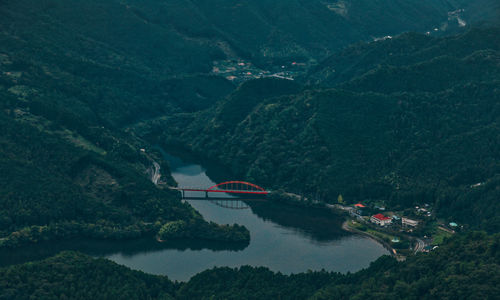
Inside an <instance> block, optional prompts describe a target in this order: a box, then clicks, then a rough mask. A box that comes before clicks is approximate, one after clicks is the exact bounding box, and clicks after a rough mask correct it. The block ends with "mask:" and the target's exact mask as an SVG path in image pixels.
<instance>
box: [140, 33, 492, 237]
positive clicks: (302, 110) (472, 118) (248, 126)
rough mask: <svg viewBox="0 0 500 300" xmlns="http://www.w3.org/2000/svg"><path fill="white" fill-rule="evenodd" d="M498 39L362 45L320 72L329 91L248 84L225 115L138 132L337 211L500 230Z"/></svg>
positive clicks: (224, 108) (217, 112)
mask: <svg viewBox="0 0 500 300" xmlns="http://www.w3.org/2000/svg"><path fill="white" fill-rule="evenodd" d="M499 33H500V32H499V30H498V29H473V30H470V31H468V32H466V33H463V34H459V35H456V36H452V37H442V38H432V37H427V36H425V35H418V34H405V35H402V36H400V37H398V38H394V39H388V40H384V41H379V42H372V43H369V44H364V45H358V46H353V47H352V48H347V49H346V50H344V51H342V52H341V54H339V55H334V56H332V58H329V59H327V60H325V62H324V63H323V64H322V65H320V67H319V68H318V69H317V70H316V72H313V73H311V75H310V77H309V80H310V82H318V83H319V84H320V85H321V86H320V87H317V86H307V87H303V88H301V87H300V86H299V85H298V84H297V83H294V82H286V81H280V80H278V79H265V80H257V81H254V82H248V83H246V84H243V85H242V86H240V87H239V88H238V89H237V90H236V91H235V92H233V93H232V94H231V95H229V96H228V97H227V98H226V99H225V100H222V101H220V102H219V103H218V104H217V106H216V108H215V109H210V110H207V111H204V112H200V113H197V114H193V115H189V114H187V115H186V114H181V115H178V116H176V117H170V118H162V119H158V120H155V121H151V122H149V123H147V124H146V126H142V125H141V126H138V127H137V131H138V132H143V133H144V134H145V135H147V136H150V137H154V136H160V135H161V133H162V132H164V131H165V129H167V130H166V133H165V134H164V138H165V139H163V141H164V142H165V141H166V142H167V143H173V144H179V143H183V144H184V145H185V146H186V147H188V148H189V149H193V150H195V151H197V152H198V153H203V155H205V156H208V157H210V158H212V159H216V160H219V161H221V162H222V163H224V164H226V165H228V166H229V167H231V168H232V170H233V171H234V172H235V173H236V174H239V175H241V176H242V177H244V178H248V179H249V180H252V181H256V182H260V183H262V184H264V185H267V186H272V187H273V188H285V189H286V190H287V191H290V192H295V193H299V194H305V195H322V198H323V199H325V200H326V201H336V195H338V194H342V195H344V196H346V198H347V199H350V201H359V200H364V199H370V198H371V199H385V200H387V201H389V203H390V204H391V205H392V206H395V207H409V206H411V205H413V204H423V203H429V202H430V203H435V204H437V207H438V209H439V210H438V212H439V214H440V215H441V216H445V217H454V218H458V219H459V220H460V221H461V222H464V223H469V224H472V225H474V226H483V227H484V228H485V229H488V230H491V231H496V230H498V224H499V223H498V221H499V220H498V216H497V213H496V211H497V209H498V208H499V207H498V202H497V201H495V200H494V199H495V198H497V197H498V180H499V177H498V176H499V175H498V174H499V170H500V162H499V161H498V158H499V157H500V148H499V144H498V141H499V140H500V136H499V133H500V130H499V128H498V122H499V119H498V118H499V116H500V107H499V106H498V104H499V103H500V99H499V96H500V93H499V92H498V86H499V81H498V80H499V78H500V65H499V61H500V55H499V54H500V52H499V50H500V49H499V45H500V40H499V38H498V37H499V36H500V35H499ZM342 56H346V59H345V60H344V59H340V58H338V57H342ZM366 61H370V63H366V64H365V63H364V62H366ZM356 66H363V67H362V68H357V67H356ZM363 68H364V69H365V71H363ZM337 73H338V74H339V75H338V76H337V75H336V74H337ZM318 78H321V80H318ZM336 82H338V83H336ZM325 86H328V87H325ZM260 90H263V91H266V93H267V94H266V93H262V92H258V91H260ZM186 128H188V129H187V130H186ZM200 132H201V133H202V134H200ZM159 140H160V141H161V140H162V138H160V139H159ZM476 183H484V185H482V186H480V187H479V188H471V186H472V185H474V184H476ZM326 195H329V197H326ZM332 195H334V196H332ZM479 198H481V199H482V200H481V201H477V199H479ZM471 214H472V215H473V216H476V217H477V216H481V218H470V216H471ZM493 220H495V221H493Z"/></svg>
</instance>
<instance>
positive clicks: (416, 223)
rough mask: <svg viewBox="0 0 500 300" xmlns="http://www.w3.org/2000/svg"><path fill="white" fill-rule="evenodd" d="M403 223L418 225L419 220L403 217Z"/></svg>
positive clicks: (405, 224)
mask: <svg viewBox="0 0 500 300" xmlns="http://www.w3.org/2000/svg"><path fill="white" fill-rule="evenodd" d="M401 224H403V226H411V227H417V226H418V221H416V220H412V219H408V218H402V219H401Z"/></svg>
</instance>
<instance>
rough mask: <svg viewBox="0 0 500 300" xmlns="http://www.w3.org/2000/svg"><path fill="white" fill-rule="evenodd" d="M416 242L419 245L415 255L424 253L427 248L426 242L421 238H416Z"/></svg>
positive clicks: (416, 247)
mask: <svg viewBox="0 0 500 300" xmlns="http://www.w3.org/2000/svg"><path fill="white" fill-rule="evenodd" d="M415 240H416V241H417V245H415V253H417V252H422V251H423V250H424V247H425V243H424V241H422V240H421V239H419V238H416V239H415Z"/></svg>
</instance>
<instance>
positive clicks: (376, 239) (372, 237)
mask: <svg viewBox="0 0 500 300" xmlns="http://www.w3.org/2000/svg"><path fill="white" fill-rule="evenodd" d="M348 222H349V220H346V221H344V223H342V229H343V230H345V231H348V232H352V233H357V234H361V235H364V236H366V237H368V238H371V239H372V240H375V241H376V242H378V243H380V244H382V246H384V248H386V249H387V250H389V252H390V253H391V256H394V257H396V258H400V257H401V256H399V255H398V254H397V251H396V250H395V249H394V248H392V247H391V245H389V243H387V242H386V241H384V240H383V239H381V238H379V237H377V236H374V235H371V234H370V233H368V232H364V231H361V230H357V229H354V228H351V227H349V225H348ZM398 260H399V259H398Z"/></svg>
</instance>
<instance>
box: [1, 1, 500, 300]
mask: <svg viewBox="0 0 500 300" xmlns="http://www.w3.org/2000/svg"><path fill="white" fill-rule="evenodd" d="M460 9H465V10H464V11H460ZM498 12H499V10H498V2H497V1H493V0H480V1H465V0H453V1H452V0H442V1H430V0H429V1H427V0H426V1H377V2H376V3H375V2H373V1H364V0H350V1H347V0H346V1H335V2H333V1H331V2H328V1H319V0H314V1H272V3H271V2H269V1H264V0H258V1H241V3H238V4H237V5H235V2H234V1H229V0H219V1H215V2H213V1H208V2H207V1H201V0H196V1H184V0H178V1H177V0H176V1H173V0H168V1H152V0H147V1H132V0H120V1H118V0H110V1H104V2H103V1H95V0H90V1H75V0H70V1H62V0H44V1H33V0H16V1H13V0H6V1H2V2H1V4H0V15H1V16H2V17H1V18H0V26H1V28H2V30H1V31H0V128H1V130H0V145H1V146H0V182H1V183H2V184H1V185H0V195H1V196H0V245H1V246H2V247H17V246H20V245H23V244H28V243H36V242H39V241H44V240H56V239H66V238H70V237H82V236H87V237H93V238H100V239H130V238H136V237H140V236H145V235H146V236H151V237H152V236H157V237H158V238H159V239H164V240H168V239H171V238H196V239H212V240H223V241H234V242H239V241H242V240H243V241H248V239H249V232H248V230H246V229H245V228H244V227H241V226H239V225H232V226H225V225H216V224H213V223H207V222H205V221H204V220H203V219H202V217H201V216H200V215H199V214H198V213H197V212H196V211H195V210H193V209H192V208H191V207H190V206H188V205H187V204H183V203H181V202H180V201H179V196H178V195H177V194H176V193H174V192H172V191H170V190H168V189H166V188H161V187H158V186H155V185H154V184H153V183H151V182H150V180H149V179H148V178H147V170H148V168H149V167H150V166H151V164H152V163H153V161H158V162H160V163H161V165H162V168H161V170H162V172H163V174H162V176H163V177H162V180H164V181H167V182H169V184H174V183H173V181H172V179H171V178H170V176H169V174H168V166H167V165H166V164H165V163H164V162H163V161H162V159H161V156H160V155H158V154H157V153H155V152H154V151H153V150H151V149H152V147H151V146H150V145H151V144H150V142H153V143H156V142H160V143H171V144H175V145H176V146H183V147H185V148H187V149H189V150H191V151H193V152H195V153H198V154H202V155H203V156H204V157H207V158H210V159H213V160H215V161H222V159H221V158H222V157H224V158H225V159H224V160H223V161H224V163H225V164H226V166H227V167H229V168H230V169H231V170H232V171H234V173H235V174H236V175H239V176H241V177H242V178H245V179H246V180H249V181H255V182H256V183H262V182H264V183H265V185H266V187H269V188H283V189H285V190H286V191H289V192H294V193H297V194H303V195H306V196H309V197H313V196H314V197H315V198H317V199H319V200H321V201H331V200H330V197H327V195H334V197H331V199H336V198H337V195H338V194H342V195H343V197H344V199H345V200H346V201H347V202H354V201H357V200H359V199H362V200H365V199H369V200H370V199H372V200H380V199H384V200H385V201H387V203H388V204H389V205H391V206H392V207H394V208H396V209H404V208H406V207H410V206H413V205H415V204H420V203H431V204H432V205H433V207H435V208H436V211H437V213H438V217H439V218H443V219H448V220H452V219H453V220H457V221H459V222H461V223H463V224H465V225H466V228H465V230H464V233H461V234H457V235H455V236H454V237H452V238H450V239H448V240H445V241H443V245H442V246H440V247H439V248H438V249H437V250H435V251H433V252H432V253H430V254H428V255H417V256H414V257H409V258H408V259H407V261H405V262H396V261H395V260H394V259H393V258H390V257H382V258H380V259H379V260H377V261H376V262H374V263H373V264H372V265H371V266H370V268H368V269H366V270H363V271H360V272H357V273H354V274H345V275H341V274H333V273H326V272H310V273H303V274H296V275H290V276H285V275H282V274H279V273H273V272H271V271H269V270H267V269H266V268H250V267H242V268H239V269H229V268H216V269H213V270H207V271H205V272H202V273H200V274H198V275H196V276H195V277H193V278H192V279H191V280H190V281H189V282H187V283H173V282H171V281H170V280H168V278H166V277H162V276H154V275H147V274H144V273H141V272H137V271H132V270H130V269H127V268H125V267H123V266H118V265H116V264H114V263H112V262H110V261H108V260H105V259H95V258H91V257H88V256H85V255H82V254H79V253H74V252H64V253H61V254H59V255H57V256H55V257H52V258H48V259H46V260H43V261H37V262H28V263H25V264H20V265H14V266H10V267H6V268H2V269H0V278H1V279H0V286H1V288H0V298H5V299H12V298H16V299H28V298H33V297H35V298H47V299H54V298H60V299H64V298H71V299H88V298H96V299H99V298H102V299H109V298H122V299H134V298H136V299H145V298H152V299H169V298H185V299H193V298H256V299H257V298H259V299H262V298H278V297H282V298H293V297H295V298H300V299H303V298H308V297H311V298H313V299H330V298H355V299H356V298H357V299H363V298H366V297H368V296H371V297H373V296H377V297H380V298H387V299H389V298H408V299H417V298H449V299H452V298H453V299H474V298H477V299H487V298H494V297H496V295H498V292H499V291H498V287H497V284H496V283H498V282H499V281H500V279H499V274H500V269H499V252H498V249H499V245H498V240H499V236H498V234H497V232H498V231H499V228H500V217H499V214H498V209H499V203H498V201H497V199H498V197H499V193H500V192H499V191H500V189H499V183H500V177H499V167H500V164H499V160H498V159H499V157H500V145H499V141H500V136H499V132H500V130H499V128H498V123H499V119H498V118H499V116H500V107H499V105H498V103H500V101H499V100H500V99H499V95H500V93H499V90H498V86H499V84H500V82H499V78H500V76H499V69H500V66H499V61H500V55H499V50H500V49H499V45H500V43H499V36H500V34H499V29H498ZM450 13H451V14H450ZM457 14H460V15H458V16H457ZM458 17H460V18H464V19H465V20H466V23H467V26H465V27H464V28H462V27H461V26H462V25H463V24H462V25H460V24H461V23H459V22H457V20H458ZM495 23H496V24H495ZM469 24H472V26H469ZM434 28H436V29H437V30H434ZM404 31H418V32H426V31H430V32H429V34H415V33H408V34H402V35H398V34H400V33H402V32H404ZM451 33H453V35H451V36H450V35H449V34H451ZM386 35H393V36H395V35H398V36H397V37H396V36H395V37H394V38H388V37H387V38H386V39H382V40H379V41H377V42H368V41H372V40H374V39H375V38H377V37H383V36H386ZM353 43H357V44H354V45H351V44H353ZM349 45H351V46H349ZM241 60H245V61H250V62H252V63H253V64H254V65H256V66H258V67H259V68H260V69H262V70H276V69H282V67H284V68H287V66H289V65H291V64H292V63H293V62H295V63H299V64H302V65H304V66H305V67H304V68H303V69H302V71H301V72H300V73H301V74H299V75H300V76H297V77H295V79H296V80H295V81H285V80H279V79H272V78H267V79H259V80H253V81H247V82H245V83H243V84H242V85H240V86H235V84H234V83H233V82H231V81H229V80H226V78H223V77H220V76H215V75H214V74H213V72H212V67H213V66H214V62H216V61H234V62H238V61H241ZM311 66H312V67H311ZM214 137H215V138H216V139H217V143H214V140H215V139H214ZM141 149H143V150H141ZM478 184H479V185H478ZM470 229H482V230H485V231H487V232H488V233H482V232H471V231H470ZM111 279H112V280H111Z"/></svg>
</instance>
